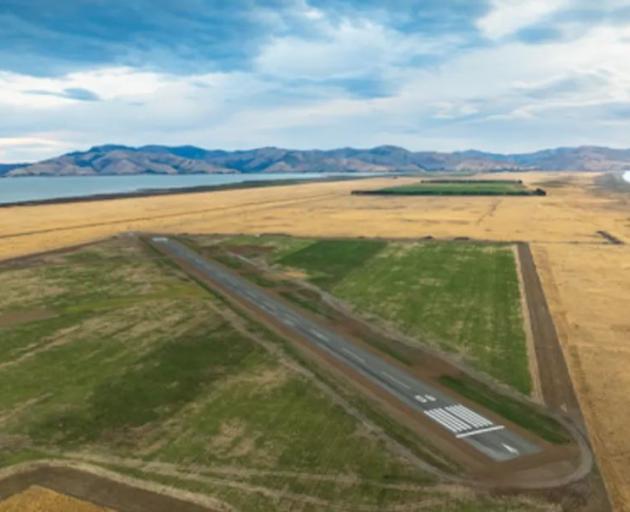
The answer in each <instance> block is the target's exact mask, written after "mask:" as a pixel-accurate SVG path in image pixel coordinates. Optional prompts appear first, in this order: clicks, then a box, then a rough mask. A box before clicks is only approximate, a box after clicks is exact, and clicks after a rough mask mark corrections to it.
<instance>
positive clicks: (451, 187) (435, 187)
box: [356, 180, 542, 196]
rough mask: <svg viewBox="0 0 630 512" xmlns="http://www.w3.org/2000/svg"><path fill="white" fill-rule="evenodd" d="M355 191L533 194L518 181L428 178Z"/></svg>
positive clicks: (437, 193) (430, 194)
mask: <svg viewBox="0 0 630 512" xmlns="http://www.w3.org/2000/svg"><path fill="white" fill-rule="evenodd" d="M356 193H358V194H361V193H367V194H374V195H401V196H406V195H408V196H527V195H533V194H534V191H532V190H528V189H527V188H525V187H524V186H523V184H522V183H520V182H518V181H509V180H452V181H440V180H436V181H430V180H428V181H420V182H417V183H411V184H405V185H400V186H396V187H385V188H381V189H377V190H371V191H361V190H358V191H356ZM539 194H542V193H541V192H539Z"/></svg>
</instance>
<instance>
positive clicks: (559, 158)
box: [0, 144, 630, 176]
mask: <svg viewBox="0 0 630 512" xmlns="http://www.w3.org/2000/svg"><path fill="white" fill-rule="evenodd" d="M535 169H540V170H578V171H625V170H630V149H611V148H607V147H598V146H580V147H576V148H557V149H546V150H542V151H537V152H534V153H521V154H499V153H487V152H483V151H476V150H469V151H458V152H452V153H445V152H436V151H415V152H414V151H408V150H406V149H404V148H401V147H397V146H378V147H375V148H371V149H355V148H340V149H332V150H293V149H282V148H276V147H265V148H258V149H251V150H241V151H224V150H207V149H203V148H199V147H195V146H175V147H170V146H157V145H151V146H142V147H137V148H134V147H128V146H121V145H113V144H108V145H103V146H96V147H93V148H90V149H89V150H87V151H76V152H73V153H67V154H65V155H61V156H59V157H56V158H51V159H48V160H44V161H42V162H37V163H30V164H4V165H2V164H0V176H97V175H134V174H216V173H282V172H292V173H295V172H393V171H403V172H414V171H439V170H445V171H465V170H472V171H498V170H535Z"/></svg>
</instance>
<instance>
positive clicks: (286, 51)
mask: <svg viewBox="0 0 630 512" xmlns="http://www.w3.org/2000/svg"><path fill="white" fill-rule="evenodd" d="M0 26H2V30H1V31H0V91H2V94H0V116H1V118H2V123H0V162H11V161H22V160H38V159H42V158H46V157H50V156H55V155H57V154H59V153H62V152H65V151H69V150H75V149H82V148H87V147H89V146H91V145H96V144H102V143H107V142H112V143H124V144H129V145H141V144H148V143H155V144H172V145H176V144H196V145H200V146H203V147H206V148H226V149H236V148H250V147H257V146H265V145H275V146H282V147H291V148H333V147H341V146H359V147H368V146H376V145H380V144H395V145H401V146H404V147H407V148H409V149H413V150H423V149H426V150H445V151H448V150H457V149H468V148H477V149H484V150H490V151H501V152H524V151H530V150H534V149H539V148H544V147H554V146H566V145H581V144H600V145H611V146H621V147H630V0H598V1H597V2H595V1H593V0H424V1H420V0H406V1H405V0H388V1H377V0H355V1H349V0H310V1H308V0H269V1H264V2H263V1H254V0H230V1H227V0H226V1H223V0H221V1H220V0H178V1H177V2H175V1H172V0H125V1H120V0H64V1H63V2H54V1H53V0H1V1H0Z"/></svg>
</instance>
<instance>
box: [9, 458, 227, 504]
mask: <svg viewBox="0 0 630 512" xmlns="http://www.w3.org/2000/svg"><path fill="white" fill-rule="evenodd" d="M32 485H39V486H41V487H45V488H47V489H51V490H53V491H56V492H58V493H60V494H65V495H67V496H72V497H74V498H78V499H81V500H84V501H88V502H90V503H94V504H96V505H99V506H102V507H106V508H110V509H114V510H116V511H117V512H174V511H177V512H219V511H218V510H217V509H210V508H207V507H204V506H202V505H199V504H196V503H191V502H188V501H184V500H182V499H179V498H176V497H173V496H169V495H167V494H162V493H159V492H156V491H150V490H147V489H141V488H139V487H134V486H132V485H130V484H127V483H122V482H120V481H115V480H111V479H109V478H106V477H105V476H102V475H97V474H96V473H92V472H88V471H82V470H79V469H76V468H71V467H62V466H56V465H39V464H38V465H34V467H33V468H32V469H27V470H25V471H18V472H16V473H15V474H13V475H11V476H9V477H7V478H5V479H2V480H0V500H3V499H6V498H8V497H9V496H12V495H14V494H17V493H20V492H22V491H24V490H26V489H27V488H29V487H30V486H32Z"/></svg>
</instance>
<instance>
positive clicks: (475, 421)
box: [152, 237, 540, 462]
mask: <svg viewBox="0 0 630 512" xmlns="http://www.w3.org/2000/svg"><path fill="white" fill-rule="evenodd" d="M152 242H153V243H154V244H155V245H157V246H158V247H159V248H160V249H161V250H163V251H164V252H166V253H167V254H171V255H173V256H175V257H177V258H179V259H181V260H184V261H185V262H186V263H187V264H189V265H190V266H191V267H193V268H194V269H196V270H197V271H198V272H200V273H201V274H203V275H204V276H205V277H207V278H208V279H210V280H211V281H213V282H215V283H217V284H218V285H220V286H221V287H222V288H223V289H225V290H227V291H229V292H230V293H231V294H233V295H234V296H237V297H239V298H240V299H241V300H243V301H246V302H248V303H249V304H250V306H252V307H253V308H255V309H257V310H258V311H259V312H260V313H262V314H266V315H268V316H270V317H273V318H275V320H276V321H278V322H280V323H281V324H283V325H284V327H285V328H286V329H287V330H290V331H293V332H294V333H295V334H297V335H299V336H300V338H302V339H304V340H307V341H308V342H310V343H312V344H313V345H315V346H316V347H317V348H319V349H321V350H324V351H326V352H328V353H329V354H330V355H331V356H333V357H334V358H335V359H337V360H338V361H340V362H341V363H342V364H344V365H346V366H348V367H350V368H351V369H352V370H354V371H356V372H359V373H360V374H362V375H363V376H365V377H367V378H368V379H370V381H371V382H373V383H374V384H375V385H376V386H378V387H380V388H381V389H383V390H385V391H386V392H387V393H389V394H390V395H391V396H392V397H393V398H394V399H396V400H398V401H400V402H402V403H403V404H405V405H407V406H408V407H410V408H411V409H413V410H415V411H418V412H419V413H421V414H424V415H426V417H427V418H429V419H430V420H432V421H434V422H435V423H436V424H437V425H439V426H440V427H441V428H443V429H445V431H446V432H448V433H449V434H450V435H452V436H453V439H454V440H455V439H457V440H460V441H462V442H465V443H468V444H469V445H470V446H472V447H473V448H475V449H476V450H478V451H479V452H480V453H481V454H483V455H485V456H487V457H489V458H490V459H492V460H494V461H497V462H502V461H508V460H512V459H516V458H518V457H521V456H524V455H530V454H533V453H537V452H539V451H540V448H539V447H538V446H536V445H534V444H532V443H531V442H529V441H528V440H526V439H524V438H523V437H522V436H520V435H519V434H517V433H515V432H513V431H511V430H510V429H509V428H508V427H506V426H505V425H502V424H500V423H494V422H493V421H492V420H490V419H489V418H487V417H485V416H484V415H483V414H482V413H480V412H477V411H475V410H473V409H471V408H470V407H468V406H466V405H464V404H461V403H459V402H458V401H457V400H455V399H454V398H452V397H450V396H449V395H447V394H445V393H443V392H441V391H439V390H438V389H436V388H434V387H433V386H431V385H429V384H426V383H425V382H423V381H422V380H420V379H418V378H417V377H415V376H413V375H410V374H408V373H407V372H405V371H404V370H402V369H401V368H398V367H396V366H394V365H392V364H390V363H388V362H386V361H384V360H383V359H381V358H379V357H378V356H376V355H375V354H373V353H371V352H368V351H366V350H364V349H362V348H361V347H358V346H357V345H356V344H355V343H353V342H352V341H351V340H349V339H347V338H344V337H343V336H341V335H339V334H338V333H337V332H335V331H333V330H332V329H329V328H327V327H325V326H324V325H320V324H319V323H317V322H315V321H313V320H311V319H310V318H306V317H305V316H303V315H302V314H301V312H300V311H299V310H298V309H297V308H294V307H292V306H291V305H289V304H287V303H285V302H282V301H280V300H278V299H276V298H275V297H273V296H271V295H270V294H269V293H267V292H265V291H264V290H263V289H261V288H259V287H257V286H255V285H253V284H252V283H250V282H249V281H247V280H246V279H243V278H241V277H239V276H237V275H234V274H233V273H232V272H229V271H228V270H227V269H225V268H224V267H223V266H221V265H218V264H216V263H214V262H212V261H209V260H207V259H205V258H203V257H202V256H201V255H199V254H198V253H196V252H195V251H193V250H192V249H190V248H189V247H187V246H185V245H183V244H181V243H180V242H177V241H176V240H173V239H170V238H167V237H153V238H152Z"/></svg>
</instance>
